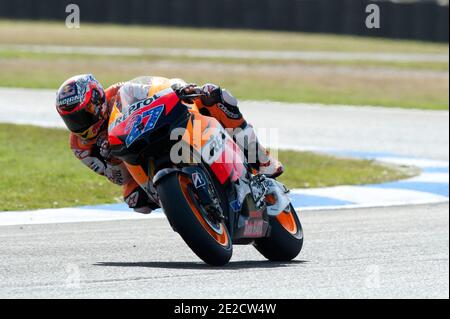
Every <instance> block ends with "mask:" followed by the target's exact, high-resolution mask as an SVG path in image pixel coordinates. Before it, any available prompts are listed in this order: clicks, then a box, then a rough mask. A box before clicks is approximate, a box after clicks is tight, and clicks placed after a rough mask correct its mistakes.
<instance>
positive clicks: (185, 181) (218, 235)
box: [178, 175, 229, 246]
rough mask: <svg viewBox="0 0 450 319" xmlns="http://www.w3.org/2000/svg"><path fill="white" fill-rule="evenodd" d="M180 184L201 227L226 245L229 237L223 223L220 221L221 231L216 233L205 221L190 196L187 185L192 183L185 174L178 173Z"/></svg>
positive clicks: (221, 243)
mask: <svg viewBox="0 0 450 319" xmlns="http://www.w3.org/2000/svg"><path fill="white" fill-rule="evenodd" d="M178 179H179V181H180V185H181V189H182V191H183V195H184V198H185V199H186V201H187V203H188V204H189V207H190V208H191V210H192V212H193V213H194V215H195V217H196V218H197V220H198V221H199V222H200V224H201V225H202V226H203V228H204V229H205V230H206V231H207V232H208V234H210V235H211V237H213V238H214V239H215V240H216V242H218V243H219V244H220V245H222V246H228V243H229V239H228V234H227V232H226V229H225V226H224V224H223V223H220V230H221V232H220V233H218V232H216V231H215V230H214V229H212V228H211V226H210V225H209V224H208V223H207V222H206V220H205V218H204V217H203V214H202V213H201V212H200V211H199V210H198V207H197V205H196V203H195V202H194V200H193V199H192V197H191V196H190V194H189V191H188V189H189V185H190V184H192V183H191V180H190V179H189V178H187V177H186V176H183V175H179V177H178Z"/></svg>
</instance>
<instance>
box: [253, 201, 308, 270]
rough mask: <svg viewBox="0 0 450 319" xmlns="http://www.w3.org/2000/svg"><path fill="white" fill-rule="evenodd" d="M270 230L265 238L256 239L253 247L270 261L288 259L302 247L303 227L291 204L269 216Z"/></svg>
mask: <svg viewBox="0 0 450 319" xmlns="http://www.w3.org/2000/svg"><path fill="white" fill-rule="evenodd" d="M270 225H271V227H272V228H271V232H270V236H269V237H266V238H261V239H257V240H256V241H255V244H254V246H255V248H256V249H257V250H258V251H259V252H260V253H261V254H262V255H263V256H264V257H266V258H267V259H269V260H271V261H290V260H292V259H294V258H295V257H297V255H298V254H299V253H300V251H301V250H302V247H303V228H302V224H301V223H300V219H299V218H298V215H297V212H296V211H295V209H294V207H293V206H292V204H291V205H290V206H289V210H287V211H283V212H281V213H280V214H279V215H278V216H276V217H270Z"/></svg>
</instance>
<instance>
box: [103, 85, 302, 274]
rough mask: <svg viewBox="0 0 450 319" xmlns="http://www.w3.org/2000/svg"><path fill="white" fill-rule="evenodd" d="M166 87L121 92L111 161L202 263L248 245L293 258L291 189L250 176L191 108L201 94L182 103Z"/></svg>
mask: <svg viewBox="0 0 450 319" xmlns="http://www.w3.org/2000/svg"><path fill="white" fill-rule="evenodd" d="M160 82H161V81H158V79H157V78H153V77H141V78H137V79H134V80H132V81H130V82H127V83H125V85H124V86H122V88H121V89H120V90H119V96H120V98H119V99H117V101H116V102H115V104H114V106H113V110H112V113H111V117H110V121H109V127H108V140H109V143H110V146H111V151H112V155H113V156H115V157H118V158H120V159H121V160H123V162H124V163H125V165H126V166H127V168H128V170H129V171H130V173H131V175H132V176H133V178H134V179H135V180H136V182H138V183H139V185H140V186H141V187H142V188H143V189H144V190H145V191H146V192H147V194H148V195H149V196H150V197H151V198H153V199H156V200H157V202H159V203H160V206H161V208H162V209H163V211H164V213H165V215H166V216H167V219H168V221H169V223H170V225H171V227H172V229H173V230H174V231H175V232H177V233H178V234H179V235H180V236H181V237H182V238H183V240H184V241H185V242H186V244H187V245H188V246H189V247H190V248H191V249H192V251H193V252H194V253H195V254H196V255H197V256H198V257H199V258H201V259H202V260H203V261H204V262H206V263H208V264H210V265H215V266H221V265H225V264H226V263H228V261H229V260H230V258H231V256H232V252H233V245H248V244H253V245H254V247H255V248H256V249H257V250H258V251H259V252H260V253H261V254H262V255H263V256H264V257H266V258H267V259H269V260H271V261H290V260H292V259H293V258H295V257H296V256H297V255H298V254H299V253H300V251H301V249H302V245H303V230H302V225H301V223H300V220H299V217H298V214H297V212H296V210H295V209H294V207H293V206H292V204H291V202H290V199H289V197H288V189H287V188H286V187H285V186H284V185H282V184H281V183H279V182H278V181H276V180H275V179H272V178H268V177H265V176H264V175H261V174H258V173H257V172H256V171H255V170H254V169H252V168H251V166H250V165H249V164H248V163H247V161H246V159H245V156H244V154H243V153H242V151H241V149H240V148H239V146H238V145H237V144H236V143H235V141H234V140H233V138H232V137H231V135H230V134H229V133H228V131H227V130H225V129H224V128H223V127H222V126H221V125H220V123H219V122H218V121H217V120H216V119H215V118H213V117H209V116H205V115H202V114H201V113H200V112H199V111H198V109H197V108H196V107H195V103H189V102H186V101H187V100H189V99H191V101H192V99H194V98H198V97H199V96H200V94H191V95H189V96H188V95H186V96H180V95H179V93H178V94H177V92H175V91H174V89H172V87H171V86H167V84H166V85H164V83H162V82H163V81H162V82H161V83H160ZM136 92H139V93H136Z"/></svg>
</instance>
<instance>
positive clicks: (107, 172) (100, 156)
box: [70, 77, 248, 213]
mask: <svg viewBox="0 0 450 319" xmlns="http://www.w3.org/2000/svg"><path fill="white" fill-rule="evenodd" d="M184 84H186V83H185V82H184V81H182V80H180V79H166V78H162V77H153V78H152V83H151V90H152V91H153V92H159V91H162V90H164V89H166V88H169V87H172V86H173V85H184ZM121 88H123V89H122V90H121V94H120V95H119V94H118V92H119V90H120V89H121ZM142 89H143V87H139V86H133V83H116V84H114V85H112V86H110V87H109V88H108V89H106V91H105V94H106V103H107V106H108V109H109V111H110V110H111V109H112V107H113V105H114V104H115V102H116V101H118V100H119V99H120V98H121V97H122V98H124V97H125V96H126V95H127V94H129V96H130V98H134V99H139V96H141V95H142V98H145V97H147V95H148V93H149V92H148V87H147V88H146V89H145V88H144V90H146V91H142ZM224 92H225V94H224V95H225V96H226V98H227V99H228V100H229V101H230V102H233V101H236V100H235V99H234V98H233V97H232V96H231V94H229V93H228V92H226V91H224ZM124 102H125V101H124ZM236 103H237V102H236ZM118 104H120V103H118ZM225 104H226V105H224V104H221V103H218V104H214V105H211V106H206V105H204V104H203V103H202V102H201V101H200V100H196V101H195V106H194V107H197V108H198V110H199V112H200V113H202V114H204V115H207V116H212V117H214V118H216V119H217V120H218V121H219V122H220V124H221V125H222V126H223V127H225V128H231V129H235V128H246V127H247V126H248V125H247V123H246V121H245V119H244V118H243V116H242V114H241V113H240V111H239V109H238V107H237V105H233V104H231V103H230V104H229V103H225ZM107 134H108V121H105V125H104V127H103V128H102V130H101V132H100V133H99V134H98V136H97V137H96V138H95V139H91V140H84V139H82V138H81V137H79V136H77V135H75V134H71V136H70V146H71V148H72V150H73V152H74V154H75V156H76V157H77V158H78V159H79V160H81V161H82V162H83V164H85V165H86V166H88V167H89V168H90V169H92V170H93V171H95V172H96V173H98V174H100V175H103V176H105V177H107V178H108V179H109V180H110V181H111V182H113V183H115V184H117V185H121V186H122V187H123V196H124V199H125V201H126V202H127V204H128V205H129V206H130V207H131V208H133V209H134V210H135V211H137V212H140V213H149V212H151V210H152V209H155V208H156V207H157V206H158V204H157V201H156V200H155V199H154V198H153V199H152V198H149V197H148V195H147V194H146V193H145V192H144V191H143V190H142V189H141V188H140V187H139V184H138V183H137V182H136V181H135V180H134V179H133V178H132V177H131V175H130V173H129V172H128V170H127V168H126V166H125V164H124V163H123V162H122V161H121V160H119V159H117V158H111V157H110V156H109V155H108V153H109V152H108V146H107Z"/></svg>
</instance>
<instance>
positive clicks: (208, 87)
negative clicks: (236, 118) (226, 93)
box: [201, 83, 224, 106]
mask: <svg viewBox="0 0 450 319" xmlns="http://www.w3.org/2000/svg"><path fill="white" fill-rule="evenodd" d="M201 91H202V93H203V94H204V96H202V97H201V100H202V103H203V104H204V105H206V106H212V105H214V104H218V103H222V104H223V103H224V101H223V96H222V89H221V88H220V86H218V85H215V84H211V83H207V84H205V85H203V87H202V88H201Z"/></svg>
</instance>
